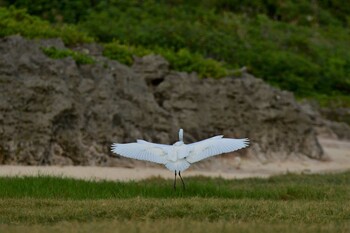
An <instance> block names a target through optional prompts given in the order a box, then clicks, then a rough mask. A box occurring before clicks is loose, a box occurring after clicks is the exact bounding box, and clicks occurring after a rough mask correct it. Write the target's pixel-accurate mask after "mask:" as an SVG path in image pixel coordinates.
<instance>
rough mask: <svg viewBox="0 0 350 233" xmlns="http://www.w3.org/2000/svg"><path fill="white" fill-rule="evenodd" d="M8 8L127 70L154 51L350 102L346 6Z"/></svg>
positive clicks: (174, 60)
mask: <svg viewBox="0 0 350 233" xmlns="http://www.w3.org/2000/svg"><path fill="white" fill-rule="evenodd" d="M3 2H4V3H5V4H7V5H14V6H16V7H18V8H27V9H28V12H29V13H30V14H34V15H37V16H40V17H42V18H44V19H47V20H50V21H51V22H52V23H55V24H59V25H64V24H62V23H70V24H75V25H76V28H79V29H80V30H82V31H85V32H86V33H87V34H88V35H90V36H92V37H94V38H95V39H96V40H98V41H100V42H103V43H107V44H106V46H105V48H106V51H105V55H106V56H108V57H110V58H113V59H118V60H120V61H121V62H123V63H125V64H131V63H132V60H133V55H136V56H141V55H144V54H149V53H155V54H161V55H163V56H164V57H166V58H167V59H168V60H169V62H170V64H171V67H172V68H174V69H177V70H180V71H187V72H197V73H199V75H200V76H201V77H215V78H217V77H222V76H225V75H229V74H230V73H231V70H237V69H238V68H241V67H243V66H246V67H247V68H248V70H249V72H251V73H253V74H254V75H255V76H257V77H260V78H262V79H264V80H266V81H267V82H269V83H270V84H272V85H274V86H276V87H279V88H281V89H284V90H289V91H292V92H294V93H295V94H296V96H297V97H298V98H315V99H317V100H319V102H320V103H321V104H325V105H337V106H342V105H345V106H348V105H349V104H350V101H349V93H350V43H349V41H350V29H349V25H350V17H349V15H350V3H348V2H347V1H341V0H320V1H306V0H305V1H292V0H286V1H281V0H269V1H250V0H243V1H238V0H232V1H227V0H203V1H181V0H173V1H164V0H145V1H138V0H131V1H122V0H108V1H107V0H102V1H80V0H79V1H69V0H63V1H59V0H53V1H49V2H48V1H44V0H39V1H35V4H33V3H32V1H28V0H15V1H10V0H5V1H3ZM28 17H29V16H28ZM0 22H1V20H0ZM65 27H67V26H65ZM35 33H36V32H33V34H35ZM6 34H8V33H6ZM75 41H76V40H75ZM113 41H114V42H113ZM115 41H118V42H115Z"/></svg>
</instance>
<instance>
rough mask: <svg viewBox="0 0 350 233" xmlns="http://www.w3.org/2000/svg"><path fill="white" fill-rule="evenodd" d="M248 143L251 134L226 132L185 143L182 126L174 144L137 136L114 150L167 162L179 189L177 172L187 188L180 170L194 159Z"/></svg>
mask: <svg viewBox="0 0 350 233" xmlns="http://www.w3.org/2000/svg"><path fill="white" fill-rule="evenodd" d="M248 145H249V139H248V138H243V139H233V138H223V135H219V136H215V137H211V138H208V139H205V140H202V141H199V142H195V143H191V144H185V143H184V141H183V129H180V130H179V141H178V142H176V143H174V144H173V145H165V144H157V143H151V142H147V141H144V140H137V141H136V142H134V143H125V144H119V143H113V144H112V147H111V150H112V152H114V153H116V154H119V155H121V156H124V157H127V158H132V159H138V160H144V161H150V162H154V163H159V164H164V165H165V167H166V168H168V169H169V170H170V171H173V172H175V180H174V189H176V174H177V173H178V175H179V176H180V178H181V181H182V185H183V188H185V183H184V181H183V179H182V177H181V172H182V171H184V170H186V169H187V168H189V167H190V165H191V164H192V163H195V162H198V161H200V160H203V159H206V158H208V157H211V156H214V155H219V154H223V153H228V152H232V151H236V150H239V149H242V148H244V147H247V146H248Z"/></svg>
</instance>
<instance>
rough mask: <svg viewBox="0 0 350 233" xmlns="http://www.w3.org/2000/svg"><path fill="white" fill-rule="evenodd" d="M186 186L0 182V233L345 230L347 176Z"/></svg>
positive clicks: (349, 224)
mask: <svg viewBox="0 0 350 233" xmlns="http://www.w3.org/2000/svg"><path fill="white" fill-rule="evenodd" d="M185 181H186V182H187V183H186V184H187V189H186V190H181V189H178V190H177V191H174V190H173V189H172V181H171V180H164V179H160V178H153V179H148V180H144V181H139V182H127V183H123V182H109V181H108V182H107V181H102V182H101V181H100V182H97V181H96V182H94V181H82V180H74V179H66V178H52V177H25V178H19V177H15V178H8V177H6V178H0V232H97V231H100V232H349V231H350V172H346V173H340V174H326V175H284V176H276V177H272V178H270V179H245V180H224V179H212V178H204V177H193V178H187V179H186V180H185ZM179 188H180V186H179Z"/></svg>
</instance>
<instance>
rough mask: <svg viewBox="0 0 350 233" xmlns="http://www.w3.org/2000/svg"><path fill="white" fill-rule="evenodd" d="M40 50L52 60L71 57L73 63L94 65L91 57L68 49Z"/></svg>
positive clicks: (48, 48) (52, 48)
mask: <svg viewBox="0 0 350 233" xmlns="http://www.w3.org/2000/svg"><path fill="white" fill-rule="evenodd" d="M42 50H43V52H44V53H45V54H46V55H47V56H48V57H51V58H53V59H62V58H65V57H72V58H73V59H74V61H75V62H76V63H77V64H79V65H81V64H93V63H95V60H94V59H93V58H92V57H90V56H88V55H86V54H83V53H79V52H77V51H73V50H70V49H57V48H55V47H47V48H42Z"/></svg>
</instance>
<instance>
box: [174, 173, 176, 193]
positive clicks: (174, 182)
mask: <svg viewBox="0 0 350 233" xmlns="http://www.w3.org/2000/svg"><path fill="white" fill-rule="evenodd" d="M174 190H176V171H175V179H174Z"/></svg>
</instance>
